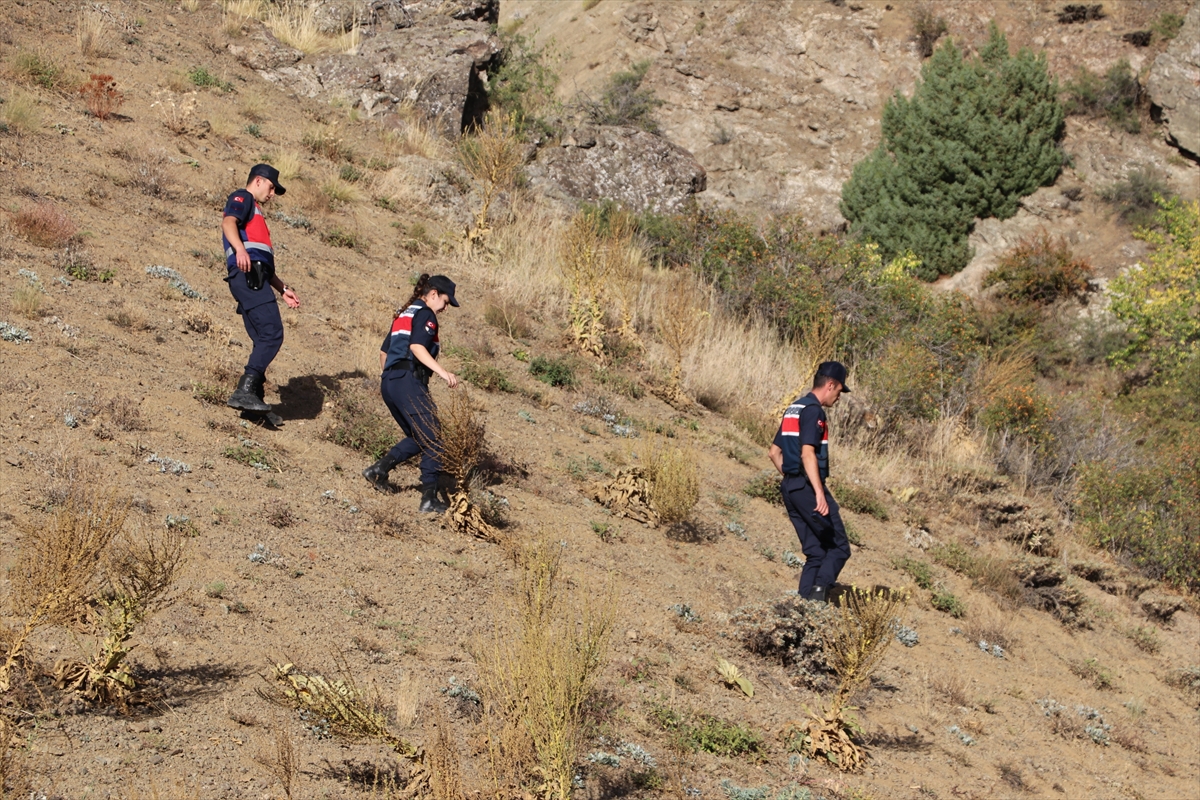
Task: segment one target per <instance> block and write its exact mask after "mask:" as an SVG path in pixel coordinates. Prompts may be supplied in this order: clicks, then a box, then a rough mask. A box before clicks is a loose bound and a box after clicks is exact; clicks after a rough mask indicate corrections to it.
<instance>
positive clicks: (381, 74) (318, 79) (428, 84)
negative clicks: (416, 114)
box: [260, 17, 500, 135]
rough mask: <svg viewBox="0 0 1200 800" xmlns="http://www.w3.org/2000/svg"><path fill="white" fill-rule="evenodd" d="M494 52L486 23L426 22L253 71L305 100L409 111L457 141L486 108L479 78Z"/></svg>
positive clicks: (376, 112)
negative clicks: (344, 49)
mask: <svg viewBox="0 0 1200 800" xmlns="http://www.w3.org/2000/svg"><path fill="white" fill-rule="evenodd" d="M499 52H500V41H499V39H497V38H496V36H495V34H494V33H492V31H491V29H490V27H489V26H488V24H487V23H485V22H476V21H473V20H456V19H452V18H449V17H439V18H436V19H435V18H433V17H428V18H425V19H423V20H420V21H419V22H418V23H417V24H415V25H413V26H412V27H403V28H395V27H391V26H380V27H378V28H376V29H375V31H374V32H373V35H371V36H368V37H364V38H363V41H362V43H361V45H360V46H359V48H358V52H357V53H353V54H350V53H337V54H330V55H321V56H313V57H309V58H305V59H304V60H303V61H301V62H300V63H295V64H291V65H288V66H283V67H280V68H278V69H265V70H260V74H262V75H263V77H265V78H266V79H268V80H271V81H274V82H277V83H280V84H282V85H284V86H286V87H288V88H289V89H291V90H292V91H294V92H296V93H297V94H299V95H301V96H304V97H318V98H322V99H328V100H340V101H342V102H345V103H347V104H349V105H351V106H354V107H360V108H362V109H363V111H365V112H366V114H367V115H368V116H380V115H384V114H387V113H388V112H389V111H391V110H392V109H394V108H395V107H396V106H398V105H400V104H407V105H411V106H413V107H415V108H416V109H417V110H419V111H421V112H422V113H424V114H425V115H426V116H428V117H429V118H430V119H433V120H435V121H436V122H437V124H438V126H439V127H440V128H441V129H442V131H443V132H444V133H445V134H447V135H457V134H458V133H459V132H460V131H461V130H462V129H463V127H464V126H465V125H466V124H467V123H469V122H471V121H473V120H474V118H475V116H477V115H478V114H479V113H481V108H482V107H483V106H485V105H486V97H485V94H484V91H483V76H484V75H485V74H486V70H487V67H488V65H489V64H490V63H491V61H492V59H493V58H494V57H495V56H496V54H497V53H499Z"/></svg>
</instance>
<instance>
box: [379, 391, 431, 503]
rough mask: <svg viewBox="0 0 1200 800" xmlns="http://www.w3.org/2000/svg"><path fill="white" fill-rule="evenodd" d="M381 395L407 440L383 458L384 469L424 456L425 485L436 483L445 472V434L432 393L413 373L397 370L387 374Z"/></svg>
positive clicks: (422, 458)
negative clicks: (441, 454) (442, 456)
mask: <svg viewBox="0 0 1200 800" xmlns="http://www.w3.org/2000/svg"><path fill="white" fill-rule="evenodd" d="M380 393H381V394H382V395H383V402H384V403H386V404H387V407H388V411H391V412H392V417H394V418H395V420H396V424H398V425H399V426H400V429H401V430H403V431H404V436H405V438H404V439H402V440H401V441H399V442H397V443H396V444H395V446H393V447H392V449H391V450H389V451H388V452H387V455H385V456H384V457H383V459H382V461H383V467H384V469H386V470H388V471H391V469H392V468H393V467H395V466H396V465H397V464H400V463H403V462H405V461H408V460H409V459H410V458H412V457H413V456H415V455H416V454H417V453H420V454H421V483H422V485H428V484H431V483H436V482H437V477H438V473H439V472H441V470H442V463H441V459H440V458H439V457H438V446H439V443H440V442H441V434H440V432H439V431H438V426H437V417H436V416H434V406H433V398H432V397H430V396H429V389H428V388H427V387H426V386H425V385H424V384H422V383H421V382H420V381H419V380H417V378H416V376H415V375H413V373H412V372H410V371H409V370H406V369H393V370H389V371H387V372H385V373H383V379H382V380H381V381H380Z"/></svg>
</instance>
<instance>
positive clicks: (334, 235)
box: [321, 228, 363, 250]
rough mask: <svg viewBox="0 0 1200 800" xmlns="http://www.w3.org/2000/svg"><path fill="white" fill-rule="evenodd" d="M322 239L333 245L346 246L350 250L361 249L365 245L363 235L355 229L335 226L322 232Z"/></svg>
mask: <svg viewBox="0 0 1200 800" xmlns="http://www.w3.org/2000/svg"><path fill="white" fill-rule="evenodd" d="M321 241H322V242H324V243H325V244H327V245H330V246H332V247H345V248H347V249H350V250H361V249H362V247H363V240H362V237H361V236H359V235H358V234H357V233H356V232H354V231H344V230H342V229H341V228H334V229H333V230H331V231H328V232H326V233H323V234H321Z"/></svg>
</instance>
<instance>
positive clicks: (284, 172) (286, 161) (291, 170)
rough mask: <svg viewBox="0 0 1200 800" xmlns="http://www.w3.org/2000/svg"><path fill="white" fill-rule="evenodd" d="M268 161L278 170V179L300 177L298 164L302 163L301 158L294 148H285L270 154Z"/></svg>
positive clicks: (288, 179)
mask: <svg viewBox="0 0 1200 800" xmlns="http://www.w3.org/2000/svg"><path fill="white" fill-rule="evenodd" d="M270 163H271V166H273V167H275V169H277V170H279V179H280V180H284V181H290V180H292V179H293V178H299V177H300V165H301V164H302V163H303V159H302V157H301V156H300V154H299V153H297V152H296V151H295V150H285V151H283V152H281V153H276V154H275V155H274V156H272V158H271V162H270ZM284 188H286V187H284Z"/></svg>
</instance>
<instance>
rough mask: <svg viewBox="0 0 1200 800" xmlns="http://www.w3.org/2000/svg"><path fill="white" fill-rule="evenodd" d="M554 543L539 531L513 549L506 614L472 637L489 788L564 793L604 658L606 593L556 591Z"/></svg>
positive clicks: (610, 612)
mask: <svg viewBox="0 0 1200 800" xmlns="http://www.w3.org/2000/svg"><path fill="white" fill-rule="evenodd" d="M561 558H562V549H561V548H560V547H559V546H558V545H557V544H555V543H554V542H551V541H549V540H548V539H546V538H542V539H541V540H539V541H538V542H536V543H534V544H531V545H529V546H527V548H526V549H525V550H523V551H522V552H521V553H520V554H519V555H518V561H519V565H520V568H521V577H520V583H519V584H518V587H517V594H516V598H515V602H514V604H513V607H512V608H511V611H510V614H509V617H508V619H506V620H501V621H499V622H498V624H497V625H496V627H495V631H494V633H493V635H492V636H491V638H490V639H486V640H481V641H478V642H476V644H475V646H474V656H475V660H476V661H477V662H478V664H479V674H480V678H479V680H480V694H481V695H482V699H483V703H484V725H485V727H486V730H487V747H488V756H489V759H490V763H491V768H492V775H493V778H494V780H495V782H496V784H497V785H496V789H497V791H500V790H502V789H504V788H519V787H521V788H523V787H529V788H533V789H534V790H535V791H536V792H537V793H538V794H540V795H542V796H545V797H548V798H555V799H556V800H567V798H569V797H570V796H571V791H572V778H573V775H574V767H575V763H576V762H577V760H578V758H579V755H580V750H581V747H582V745H583V731H584V723H585V721H586V720H585V718H584V717H585V715H584V706H585V703H586V702H587V699H588V697H589V696H590V694H591V692H592V689H593V688H594V686H595V681H596V678H597V677H598V675H599V673H600V671H601V670H602V669H603V667H604V665H605V663H606V661H607V658H608V644H609V638H610V634H611V633H612V627H613V622H614V618H615V610H616V606H615V594H614V593H613V592H612V591H611V589H610V590H609V591H608V592H607V593H605V594H602V595H601V597H602V598H603V599H601V600H599V601H596V600H595V599H594V596H593V599H588V596H587V595H586V594H585V592H584V591H583V590H581V591H579V592H578V593H577V594H567V593H566V592H564V590H563V588H562V578H561V574H560V572H561V566H562V563H561Z"/></svg>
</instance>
